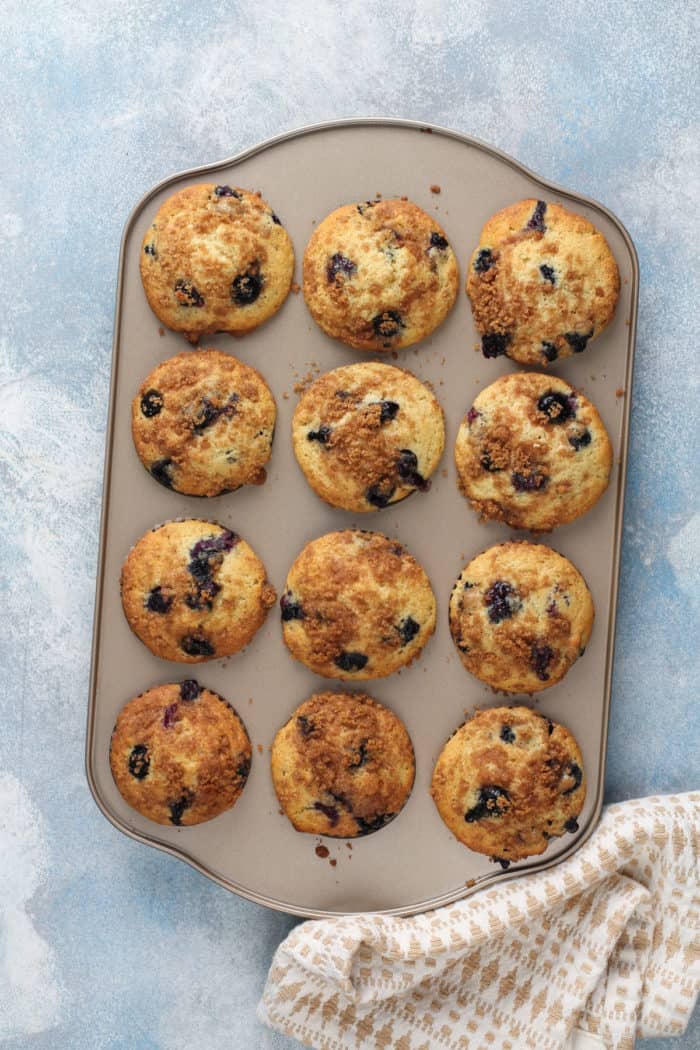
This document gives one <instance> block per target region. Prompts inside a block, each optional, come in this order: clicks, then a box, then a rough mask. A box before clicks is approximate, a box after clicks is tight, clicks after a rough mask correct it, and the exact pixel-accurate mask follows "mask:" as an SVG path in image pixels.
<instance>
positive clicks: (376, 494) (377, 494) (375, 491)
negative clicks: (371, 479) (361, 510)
mask: <svg viewBox="0 0 700 1050" xmlns="http://www.w3.org/2000/svg"><path fill="white" fill-rule="evenodd" d="M395 492H396V486H395V485H392V484H391V482H388V481H384V482H377V483H376V484H375V485H370V487H369V488H368V489H367V491H366V492H365V499H366V500H367V502H368V503H371V504H372V506H373V507H379V508H380V509H381V508H382V507H386V506H387V504H388V503H390V502H391V497H392V496H393V495H394V493H395Z"/></svg>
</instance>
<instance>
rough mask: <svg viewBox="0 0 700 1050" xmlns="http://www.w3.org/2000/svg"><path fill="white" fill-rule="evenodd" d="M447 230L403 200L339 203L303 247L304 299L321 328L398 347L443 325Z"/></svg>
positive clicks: (449, 266)
mask: <svg viewBox="0 0 700 1050" xmlns="http://www.w3.org/2000/svg"><path fill="white" fill-rule="evenodd" d="M458 280H459V277H458V271H457V260H456V258H455V254H454V252H453V251H452V248H451V247H450V245H449V244H448V241H447V238H446V237H445V231H444V230H443V229H442V227H441V226H440V225H439V224H438V223H437V222H435V220H434V219H432V218H431V217H430V216H429V215H427V214H426V213H425V212H424V211H423V210H422V208H419V207H418V205H416V204H413V203H412V202H411V201H407V200H396V199H389V200H376V201H365V202H364V203H362V204H346V205H344V206H343V207H342V208H337V209H336V210H335V211H334V212H331V214H330V215H328V216H326V218H325V219H324V220H323V222H321V223H320V224H319V225H318V226H317V228H316V230H315V231H314V233H313V235H312V237H311V240H310V241H309V243H308V245H307V246H306V251H305V253H304V298H305V299H306V305H307V306H308V308H309V310H310V311H311V315H312V317H313V319H314V321H316V323H317V324H318V325H320V326H321V328H322V329H323V331H324V332H325V333H326V334H327V335H330V336H332V337H333V338H334V339H340V340H342V342H344V343H347V344H348V346H352V347H354V348H355V349H356V350H370V351H378V350H379V351H381V350H398V349H400V348H401V347H403V346H410V345H411V344H412V343H417V342H418V341H419V340H420V339H425V337H426V336H428V335H430V333H431V332H432V331H433V330H434V329H435V328H437V326H438V325H439V324H441V323H442V322H443V321H444V319H445V317H446V316H447V314H448V313H449V311H450V310H451V309H452V307H453V305H454V302H455V299H456V297H457V285H458Z"/></svg>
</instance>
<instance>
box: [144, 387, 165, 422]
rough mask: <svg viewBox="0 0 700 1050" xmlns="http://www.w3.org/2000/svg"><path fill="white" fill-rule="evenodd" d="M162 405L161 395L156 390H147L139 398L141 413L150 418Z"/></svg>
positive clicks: (156, 413) (155, 414)
mask: <svg viewBox="0 0 700 1050" xmlns="http://www.w3.org/2000/svg"><path fill="white" fill-rule="evenodd" d="M162 407H163V395H162V394H161V393H160V391H158V390H147V391H146V393H145V394H144V395H143V397H142V398H141V414H142V415H144V416H146V418H147V419H151V418H152V417H153V416H157V415H158V413H159V412H160V410H161V409H162Z"/></svg>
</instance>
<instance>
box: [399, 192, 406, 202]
mask: <svg viewBox="0 0 700 1050" xmlns="http://www.w3.org/2000/svg"><path fill="white" fill-rule="evenodd" d="M399 200H402V201H407V200H408V197H407V196H406V194H405V193H404V194H402V196H401V197H399Z"/></svg>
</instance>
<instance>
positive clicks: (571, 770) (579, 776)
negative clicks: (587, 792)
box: [562, 762, 583, 795]
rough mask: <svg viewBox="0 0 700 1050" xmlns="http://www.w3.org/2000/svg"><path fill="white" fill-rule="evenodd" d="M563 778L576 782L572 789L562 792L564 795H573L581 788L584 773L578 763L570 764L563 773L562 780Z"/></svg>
mask: <svg viewBox="0 0 700 1050" xmlns="http://www.w3.org/2000/svg"><path fill="white" fill-rule="evenodd" d="M563 777H572V778H573V781H574V782H573V784H572V786H571V787H570V788H567V789H566V791H562V795H571V794H572V793H573V792H574V791H576V789H577V788H580V787H581V781H582V780H583V773H582V772H581V767H580V766H579V765H578V764H577V763H576V762H570V763H569V765H568V766H567V767H566V769H565V770H564V772H563V773H562V778H563Z"/></svg>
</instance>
